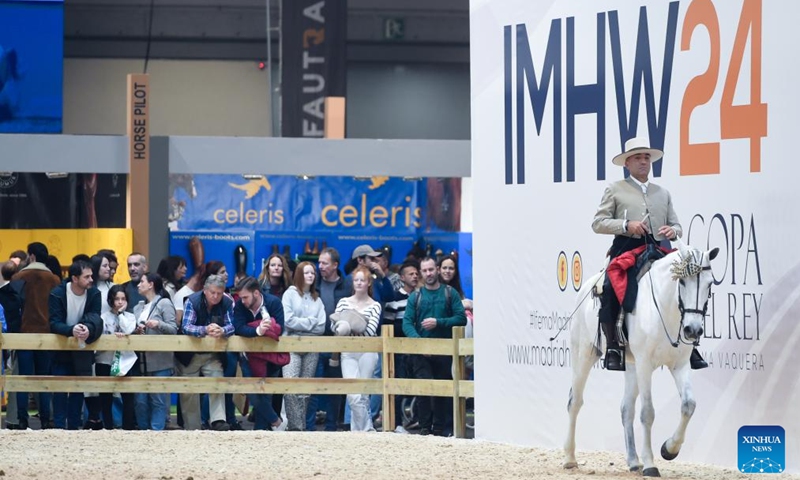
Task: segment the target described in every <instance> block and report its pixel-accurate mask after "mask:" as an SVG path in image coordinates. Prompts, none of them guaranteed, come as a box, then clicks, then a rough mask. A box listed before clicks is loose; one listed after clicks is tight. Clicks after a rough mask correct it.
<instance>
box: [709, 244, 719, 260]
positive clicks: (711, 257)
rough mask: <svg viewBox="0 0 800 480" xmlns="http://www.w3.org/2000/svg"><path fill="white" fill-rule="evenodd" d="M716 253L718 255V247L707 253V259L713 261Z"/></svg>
mask: <svg viewBox="0 0 800 480" xmlns="http://www.w3.org/2000/svg"><path fill="white" fill-rule="evenodd" d="M718 253H719V247H714V248H712V249H711V251H710V252H708V259H709V260H714V259H715V258H717V254H718Z"/></svg>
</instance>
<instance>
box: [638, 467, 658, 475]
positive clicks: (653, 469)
mask: <svg viewBox="0 0 800 480" xmlns="http://www.w3.org/2000/svg"><path fill="white" fill-rule="evenodd" d="M642 476H643V477H660V476H661V473H659V471H658V469H657V468H656V467H650V468H645V469H644V470H642Z"/></svg>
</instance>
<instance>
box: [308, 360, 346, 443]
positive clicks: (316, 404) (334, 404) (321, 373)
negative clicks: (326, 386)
mask: <svg viewBox="0 0 800 480" xmlns="http://www.w3.org/2000/svg"><path fill="white" fill-rule="evenodd" d="M330 359H331V354H330V353H320V354H319V362H317V373H316V375H314V377H315V378H342V368H341V367H331V366H330V365H329V364H328V360H330ZM341 404H342V395H312V396H311V400H309V402H308V411H307V412H306V430H308V431H311V432H313V431H314V430H316V429H317V425H316V423H317V411H318V410H322V411H324V412H325V431H326V432H335V431H336V430H337V427H338V421H339V410H340V408H341Z"/></svg>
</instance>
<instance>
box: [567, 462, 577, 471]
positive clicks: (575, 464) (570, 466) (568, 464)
mask: <svg viewBox="0 0 800 480" xmlns="http://www.w3.org/2000/svg"><path fill="white" fill-rule="evenodd" d="M573 468H578V462H566V463H564V469H565V470H572V469H573Z"/></svg>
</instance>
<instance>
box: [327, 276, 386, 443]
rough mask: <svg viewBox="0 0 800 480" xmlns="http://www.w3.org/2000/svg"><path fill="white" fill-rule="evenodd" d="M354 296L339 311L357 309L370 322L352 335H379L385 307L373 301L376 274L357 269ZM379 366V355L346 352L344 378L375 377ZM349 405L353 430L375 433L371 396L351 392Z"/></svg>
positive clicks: (347, 299) (341, 303) (343, 360)
mask: <svg viewBox="0 0 800 480" xmlns="http://www.w3.org/2000/svg"><path fill="white" fill-rule="evenodd" d="M353 291H354V294H353V296H352V297H345V298H343V299H341V300H339V303H338V304H337V305H336V312H337V313H338V312H343V311H345V310H355V311H356V312H358V313H360V314H361V315H363V316H364V318H366V320H367V325H366V328H365V329H364V331H363V332H359V333H356V332H352V333H351V334H350V335H357V336H369V337H374V336H376V335H377V334H378V326H379V325H380V321H381V304H380V303H378V302H376V301H375V300H373V299H372V273H371V272H370V271H369V269H367V267H365V266H363V265H362V266H360V267H358V268H356V269H355V270H353ZM377 363H378V354H377V352H358V353H353V352H343V353H342V377H343V378H372V374H373V372H374V371H375V365H377ZM347 403H348V404H349V405H350V411H351V412H352V414H351V417H350V431H352V432H374V431H375V428H374V427H373V426H372V416H371V415H370V411H369V395H366V394H363V393H351V394H348V395H347Z"/></svg>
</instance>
